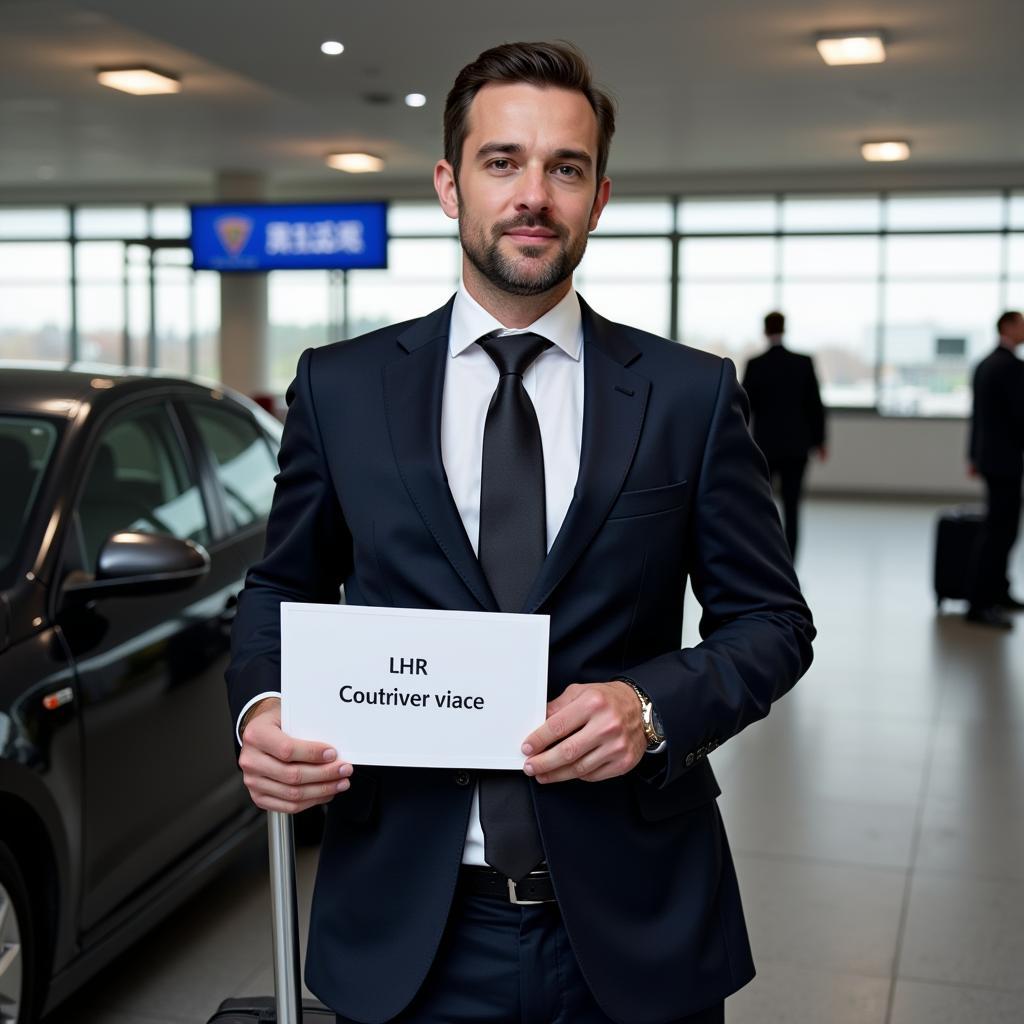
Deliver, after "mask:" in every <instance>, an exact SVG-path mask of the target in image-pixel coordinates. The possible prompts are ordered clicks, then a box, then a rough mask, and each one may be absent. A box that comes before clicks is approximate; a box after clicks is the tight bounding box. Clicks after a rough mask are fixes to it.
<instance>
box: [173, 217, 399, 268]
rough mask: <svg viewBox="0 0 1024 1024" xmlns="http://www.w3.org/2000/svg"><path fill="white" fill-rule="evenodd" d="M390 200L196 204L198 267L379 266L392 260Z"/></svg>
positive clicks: (194, 237)
mask: <svg viewBox="0 0 1024 1024" xmlns="http://www.w3.org/2000/svg"><path fill="white" fill-rule="evenodd" d="M387 209H388V208H387V203H331V204H327V203H318V204H315V205H313V204H307V205H299V204H287V205H277V206H265V205H257V204H239V203H233V204H230V205H228V204H225V205H218V206H193V207H192V265H193V267H195V269H196V270H354V269H360V270H376V269H384V268H386V267H387V265H388V228H387Z"/></svg>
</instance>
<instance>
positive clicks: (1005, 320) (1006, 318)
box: [996, 309, 1024, 334]
mask: <svg viewBox="0 0 1024 1024" xmlns="http://www.w3.org/2000/svg"><path fill="white" fill-rule="evenodd" d="M1022 315H1024V314H1022V313H1021V312H1020V311H1019V310H1016V309H1008V310H1007V311H1006V312H1005V313H1004V314H1003V315H1002V316H1001V317H1000V318H999V319H998V320H997V321H996V329H997V330H998V331H999V333H1000V334H1002V333H1003V331H1005V330H1006V328H1007V327H1009V326H1010V324H1013V323H1016V322H1017V321H1018V320H1019V319H1020V318H1021V316H1022Z"/></svg>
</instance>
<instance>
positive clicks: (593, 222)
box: [587, 178, 612, 231]
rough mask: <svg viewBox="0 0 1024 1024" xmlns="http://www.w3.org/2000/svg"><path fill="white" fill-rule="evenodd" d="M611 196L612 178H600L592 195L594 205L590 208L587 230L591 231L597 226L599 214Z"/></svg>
mask: <svg viewBox="0 0 1024 1024" xmlns="http://www.w3.org/2000/svg"><path fill="white" fill-rule="evenodd" d="M611 197H612V179H611V178H602V179H601V183H600V184H599V185H598V186H597V194H596V195H595V196H594V205H593V206H592V207H591V208H590V227H589V228H587V230H588V231H593V230H594V229H595V228H596V227H597V222H598V221H599V220H600V219H601V214H602V213H603V212H604V208H605V207H606V206H607V205H608V200H609V199H611Z"/></svg>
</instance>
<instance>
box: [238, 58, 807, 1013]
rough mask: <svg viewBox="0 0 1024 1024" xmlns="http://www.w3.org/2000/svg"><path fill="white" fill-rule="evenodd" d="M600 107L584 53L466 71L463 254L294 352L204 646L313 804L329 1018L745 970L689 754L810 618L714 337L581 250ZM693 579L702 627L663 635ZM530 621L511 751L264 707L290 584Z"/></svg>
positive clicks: (314, 937) (485, 1006) (593, 215)
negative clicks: (425, 304)
mask: <svg viewBox="0 0 1024 1024" xmlns="http://www.w3.org/2000/svg"><path fill="white" fill-rule="evenodd" d="M613 129H614V108H613V106H612V104H611V101H610V100H609V98H608V97H607V96H606V95H605V94H604V93H603V92H601V91H600V90H599V89H597V88H595V87H594V85H593V84H592V82H591V77H590V70H589V68H588V66H587V64H586V61H585V60H584V59H583V57H582V56H581V55H580V54H579V53H578V52H577V51H576V50H574V49H573V48H572V47H569V46H567V45H562V44H557V45H556V44H546V43H510V44H506V45H503V46H499V47H496V48H494V49H492V50H489V51H487V52H485V53H483V54H481V55H480V57H479V58H477V60H475V61H474V62H473V63H471V64H470V65H468V66H467V67H466V68H464V69H463V70H462V71H461V72H460V73H459V75H458V77H457V78H456V81H455V85H454V86H453V88H452V90H451V92H450V93H449V96H448V100H447V103H446V107H445V158H444V159H443V160H441V161H439V162H438V164H437V165H436V168H435V178H434V184H435V188H436V191H437V194H438V198H439V200H440V203H441V206H442V208H443V210H444V211H445V213H446V214H447V215H448V216H449V217H452V218H457V219H458V222H459V234H460V239H461V243H462V248H463V267H462V271H463V280H462V284H461V285H460V287H459V289H458V292H457V293H456V295H455V296H454V297H453V299H452V300H451V301H449V302H448V303H447V304H446V305H445V306H443V307H442V308H441V309H439V310H436V311H435V312H433V313H430V314H429V315H427V316H425V317H422V318H420V319H418V320H413V321H410V322H408V323H404V324H398V325H396V326H393V327H387V328H383V329H382V330H379V331H375V332H373V333H372V334H369V335H365V336H364V337H361V338H357V339H355V340H353V341H349V342H345V343H342V344H337V345H330V346H327V347H326V348H321V349H317V350H315V351H314V350H309V351H307V352H305V353H303V355H302V357H301V358H300V360H299V365H298V369H297V373H296V378H295V381H294V382H293V384H292V386H291V388H290V389H289V395H288V399H289V411H288V418H287V421H286V424H285V429H284V437H283V441H282V446H281V452H280V467H281V471H280V474H279V476H278V478H277V490H276V493H275V498H274V505H273V509H272V511H271V514H270V520H269V523H268V526H267V546H266V553H265V556H264V558H263V560H262V561H261V562H260V563H259V564H257V565H256V566H254V567H253V569H252V570H251V572H250V573H249V576H248V579H247V583H246V588H245V590H244V592H243V593H242V595H241V597H240V600H239V606H238V616H237V619H236V623H235V628H234V635H233V656H232V663H231V666H230V668H229V671H228V688H229V697H230V702H231V707H232V710H233V713H234V715H235V718H236V721H237V722H238V730H239V735H240V741H241V754H240V757H239V763H240V765H241V766H242V769H243V772H244V780H245V783H246V785H247V786H248V788H249V790H250V792H251V794H252V796H253V799H254V801H255V802H256V803H257V804H258V805H259V806H260V807H264V808H267V809H272V810H278V811H286V812H296V811H299V810H302V809H304V808H306V807H310V806H313V805H315V804H318V803H328V802H329V803H330V807H329V809H328V816H327V827H326V832H325V836H324V842H323V848H322V851H321V856H320V866H319V870H318V874H317V883H316V892H315V894H314V899H313V910H312V916H311V921H310V937H309V947H308V954H307V958H306V980H307V983H308V984H309V987H310V988H311V989H312V990H313V991H314V992H315V993H317V995H319V996H320V998H321V999H323V1001H324V1002H326V1003H328V1004H329V1005H330V1006H331V1007H333V1008H334V1009H335V1011H336V1012H337V1013H338V1014H339V1015H340V1016H339V1017H338V1020H339V1022H342V1024H347V1022H351V1021H374V1022H383V1021H395V1022H398V1021H401V1022H405V1024H427V1022H433V1024H441V1022H443V1024H454V1022H458V1021H462V1022H472V1024H487V1022H495V1024H498V1022H501V1024H513V1022H516V1024H520V1022H530V1024H551V1022H554V1021H564V1022H566V1024H607V1022H609V1021H617V1022H620V1024H669V1022H678V1024H718V1022H721V1021H722V1020H723V1001H724V999H725V997H726V996H727V995H729V994H730V993H732V992H734V991H736V989H738V988H739V987H740V986H742V985H744V984H745V983H746V982H747V981H749V980H750V978H751V977H752V976H753V964H752V960H751V955H750V949H749V944H748V941H747V936H746V930H745V927H744V923H743V915H742V911H741V908H740V902H739V891H738V887H737V882H736V877H735V873H734V870H733V867H732V861H731V858H730V855H729V848H728V844H727V842H726V840H725V835H724V832H723V829H722V823H721V818H720V816H719V813H718V810H717V805H716V803H715V798H716V797H717V795H718V793H719V789H718V786H717V783H716V781H715V778H714V774H713V772H712V771H711V767H710V764H709V762H708V759H707V755H708V754H709V753H710V752H711V751H712V750H714V749H715V748H716V747H717V746H718V745H719V744H721V743H724V742H725V741H726V740H728V739H729V738H730V737H732V736H733V735H735V734H736V733H738V732H739V731H740V730H741V729H743V728H744V727H745V726H746V725H748V724H749V723H751V722H753V721H755V720H757V719H759V718H762V717H763V716H764V715H766V714H767V713H768V710H769V707H770V706H771V703H772V702H773V701H774V700H776V699H778V698H779V697H781V696H782V695H783V694H784V693H785V692H786V691H787V690H788V689H789V688H790V687H791V686H792V685H793V684H794V683H795V682H796V680H797V679H798V678H799V677H800V675H801V674H802V673H803V672H804V671H805V670H806V668H807V666H808V665H809V664H810V660H811V641H812V639H813V637H814V627H813V625H812V623H811V618H810V613H809V612H808V610H807V606H806V604H805V603H804V601H803V598H802V596H801V594H800V590H799V586H798V584H797V581H796V576H795V574H794V572H793V567H792V562H791V559H790V557H789V552H788V551H787V549H786V543H785V539H784V537H783V535H782V532H781V530H780V529H779V526H778V517H777V516H776V514H775V510H774V508H773V505H772V499H771V492H770V488H769V484H768V481H767V478H766V476H765V473H764V463H763V460H762V458H761V456H760V454H759V453H758V451H757V449H756V447H755V446H754V444H753V442H752V440H751V438H750V435H749V434H748V432H747V428H746V399H745V398H744V396H743V393H742V391H741V390H740V389H739V387H738V385H737V383H736V376H735V371H734V368H733V366H732V364H731V363H730V362H729V361H728V360H720V359H717V358H716V357H714V356H711V355H708V354H706V353H702V352H698V351H695V350H691V349H688V348H686V347H684V346H682V345H677V344H675V343H673V342H670V341H667V340H665V339H663V338H657V337H654V336H652V335H649V334H646V333H644V332H642V331H638V330H635V329H633V328H630V327H626V326H624V325H621V324H614V323H611V322H609V321H607V320H605V319H604V318H603V317H601V316H599V315H598V314H597V313H595V312H594V311H593V310H591V309H590V307H589V306H588V305H587V304H586V303H585V302H584V301H583V300H582V298H581V297H580V296H578V295H577V293H576V292H575V290H574V289H573V286H572V274H573V271H574V270H575V268H576V266H577V264H578V263H579V261H580V259H581V258H582V256H583V252H584V249H585V247H586V242H587V236H588V234H589V232H590V231H592V230H593V229H594V228H595V227H596V226H597V223H598V219H599V218H600V216H601V212H602V210H603V209H604V206H605V204H606V202H607V201H608V197H609V193H610V187H611V185H610V181H609V179H608V178H607V177H606V175H605V165H606V161H607V156H608V147H609V143H610V140H611V136H612V131H613ZM687 578H689V579H690V580H692V583H693V587H694V591H695V593H696V595H697V598H698V600H699V601H700V604H701V607H702V619H701V634H702V636H703V637H704V639H703V642H702V643H700V644H699V645H698V646H697V647H694V648H692V649H686V650H680V649H679V636H680V629H681V626H682V613H683V594H684V589H685V584H686V581H687ZM341 585H344V590H345V597H346V600H347V601H348V603H350V604H356V605H377V606H391V607H400V608H429V609H450V610H463V611H464V610H475V611H489V612H497V611H505V612H509V611H511V612H519V613H527V614H533V613H538V614H546V615H548V616H550V647H549V662H548V697H549V703H548V707H547V716H546V721H545V722H543V723H541V722H538V723H537V728H536V729H535V730H534V732H533V733H531V734H530V735H529V736H526V737H524V743H523V754H524V769H523V771H522V772H515V771H510V772H494V771H492V772H485V771H469V770H458V771H452V770H441V769H410V768H397V767H390V768H389V767H379V766H374V767H370V766H355V767H353V765H351V764H349V763H347V762H346V761H345V757H344V753H345V752H344V751H336V750H333V749H330V748H329V747H327V745H326V744H324V743H322V742H316V741H315V740H307V739H294V738H292V737H290V736H287V735H285V734H284V733H283V731H282V729H281V717H280V707H279V705H280V700H279V691H280V657H281V652H280V631H279V620H280V606H281V603H282V602H285V601H318V602H325V603H330V602H333V603H336V602H337V601H338V596H339V587H340V586H341Z"/></svg>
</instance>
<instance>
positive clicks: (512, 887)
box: [505, 878, 545, 907]
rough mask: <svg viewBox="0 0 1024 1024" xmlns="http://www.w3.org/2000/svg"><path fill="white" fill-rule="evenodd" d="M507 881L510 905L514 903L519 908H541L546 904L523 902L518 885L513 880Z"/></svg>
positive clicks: (531, 901)
mask: <svg viewBox="0 0 1024 1024" xmlns="http://www.w3.org/2000/svg"><path fill="white" fill-rule="evenodd" d="M505 881H506V882H508V901H509V903H514V904H515V905H516V906H517V907H539V906H540V905H541V904H542V903H544V902H545V900H521V899H520V898H519V892H518V891H517V889H516V883H515V882H514V881H513V880H512V879H511V878H507V879H505Z"/></svg>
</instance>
